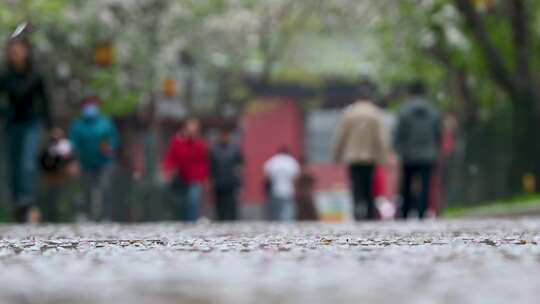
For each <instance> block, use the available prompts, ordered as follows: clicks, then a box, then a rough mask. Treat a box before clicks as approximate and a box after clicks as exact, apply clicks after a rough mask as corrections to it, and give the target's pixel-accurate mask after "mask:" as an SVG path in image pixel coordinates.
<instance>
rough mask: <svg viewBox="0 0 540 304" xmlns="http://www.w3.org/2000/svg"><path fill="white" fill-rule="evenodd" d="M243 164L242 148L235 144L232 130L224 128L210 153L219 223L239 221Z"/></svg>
mask: <svg viewBox="0 0 540 304" xmlns="http://www.w3.org/2000/svg"><path fill="white" fill-rule="evenodd" d="M242 164H243V157H242V152H241V151H240V146H239V145H238V144H236V143H235V142H233V140H232V138H231V130H230V128H229V127H227V126H224V127H222V128H221V130H220V131H219V135H218V140H217V143H215V144H214V145H213V146H212V149H211V153H210V165H211V166H210V168H211V170H210V172H211V179H212V186H213V192H214V201H215V204H216V213H217V219H218V220H219V221H234V220H237V219H238V190H239V189H240V186H241V181H242V180H241V170H242Z"/></svg>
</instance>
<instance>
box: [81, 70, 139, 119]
mask: <svg viewBox="0 0 540 304" xmlns="http://www.w3.org/2000/svg"><path fill="white" fill-rule="evenodd" d="M117 75H118V72H117V71H116V70H115V69H101V70H98V71H96V72H94V73H93V78H92V80H91V82H90V88H91V89H92V91H94V92H98V94H99V96H100V98H101V99H102V101H103V105H102V109H103V112H104V113H106V114H108V115H111V116H123V115H127V114H130V113H132V112H133V111H135V109H136V107H137V104H138V103H139V101H140V100H141V95H139V94H137V93H136V92H130V91H129V89H128V88H127V87H126V86H125V85H122V83H121V82H120V81H119V80H118V76H117Z"/></svg>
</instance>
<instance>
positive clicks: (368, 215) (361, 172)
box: [349, 164, 377, 220]
mask: <svg viewBox="0 0 540 304" xmlns="http://www.w3.org/2000/svg"><path fill="white" fill-rule="evenodd" d="M374 171H375V165H359V164H358V165H357V164H355V165H351V166H350V167H349V178H350V181H351V186H352V194H353V200H354V217H355V219H356V220H361V219H376V218H377V212H376V210H375V202H374V199H373V188H372V186H373V172H374Z"/></svg>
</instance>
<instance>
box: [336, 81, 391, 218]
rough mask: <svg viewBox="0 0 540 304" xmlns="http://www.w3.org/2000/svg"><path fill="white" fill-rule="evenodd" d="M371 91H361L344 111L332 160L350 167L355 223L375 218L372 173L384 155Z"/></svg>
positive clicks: (380, 121) (379, 124)
mask: <svg viewBox="0 0 540 304" xmlns="http://www.w3.org/2000/svg"><path fill="white" fill-rule="evenodd" d="M371 91H372V90H371V89H369V88H364V89H363V90H361V91H360V96H359V99H358V101H356V102H355V103H354V104H352V105H350V106H349V107H347V108H346V109H345V111H344V113H343V116H342V118H341V121H340V123H339V125H338V129H337V136H336V139H337V140H336V148H335V156H334V157H335V159H336V161H338V162H344V163H346V164H347V165H348V167H349V178H350V183H351V186H352V194H353V201H354V216H355V219H356V220H360V219H369V220H373V219H376V218H377V217H378V216H377V210H376V208H375V202H374V197H373V180H374V172H375V167H376V165H377V164H378V163H380V162H383V161H384V157H385V154H386V149H385V144H384V138H383V136H384V134H383V132H384V130H383V126H382V112H381V110H380V109H379V108H378V107H377V106H375V105H374V104H373V101H372V99H371V98H372V96H371V95H372V92H371Z"/></svg>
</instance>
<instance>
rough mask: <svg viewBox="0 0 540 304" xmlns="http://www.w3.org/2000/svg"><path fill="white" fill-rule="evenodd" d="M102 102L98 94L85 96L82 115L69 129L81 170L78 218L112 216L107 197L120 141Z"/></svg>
mask: <svg viewBox="0 0 540 304" xmlns="http://www.w3.org/2000/svg"><path fill="white" fill-rule="evenodd" d="M99 105H100V100H99V98H98V97H95V96H90V97H86V98H85V99H84V100H83V107H82V111H81V115H80V117H78V118H77V119H76V120H75V121H74V122H73V124H72V126H71V130H70V136H69V137H70V140H71V142H72V143H73V147H74V150H75V154H76V156H77V159H78V160H79V163H80V166H81V173H82V177H81V179H82V180H81V181H82V188H83V201H82V203H81V204H80V206H79V207H80V208H79V214H78V217H79V220H85V219H89V220H92V221H99V220H103V219H106V218H109V217H110V216H111V214H110V212H107V210H110V208H109V205H108V202H107V200H106V197H107V192H108V191H107V190H108V186H109V184H110V179H111V175H112V172H113V168H114V164H115V160H116V156H117V152H118V147H119V144H120V140H119V137H118V131H117V129H116V126H115V124H114V122H113V121H112V120H111V119H110V118H108V117H106V116H105V115H103V114H101V112H100V107H99Z"/></svg>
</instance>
